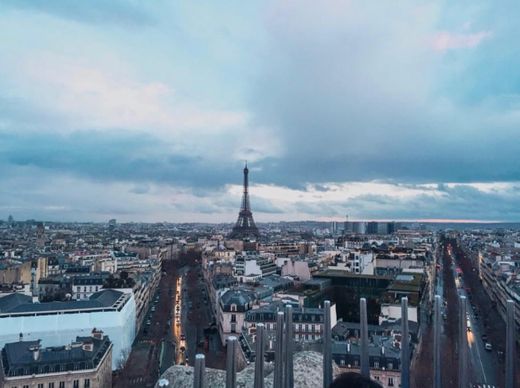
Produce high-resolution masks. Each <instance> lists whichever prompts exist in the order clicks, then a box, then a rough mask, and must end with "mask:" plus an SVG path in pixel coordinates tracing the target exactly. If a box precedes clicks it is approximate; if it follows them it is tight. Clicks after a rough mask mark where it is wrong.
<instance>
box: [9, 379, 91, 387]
mask: <svg viewBox="0 0 520 388" xmlns="http://www.w3.org/2000/svg"><path fill="white" fill-rule="evenodd" d="M11 388H18V386H16V385H12V386H11ZM22 388H29V385H22ZM37 388H65V381H60V382H59V383H54V382H52V383H48V384H47V387H45V384H44V383H38V385H37ZM72 388H80V384H79V380H74V381H73V382H72ZM83 388H90V379H85V380H83Z"/></svg>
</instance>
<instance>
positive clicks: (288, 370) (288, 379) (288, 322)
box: [284, 304, 294, 388]
mask: <svg viewBox="0 0 520 388" xmlns="http://www.w3.org/2000/svg"><path fill="white" fill-rule="evenodd" d="M293 331H294V327H293V313H292V306H291V305H290V304H288V305H286V306H285V335H284V340H285V341H284V342H285V343H286V349H285V388H293V387H294V369H293V368H294V364H293V352H294V334H293Z"/></svg>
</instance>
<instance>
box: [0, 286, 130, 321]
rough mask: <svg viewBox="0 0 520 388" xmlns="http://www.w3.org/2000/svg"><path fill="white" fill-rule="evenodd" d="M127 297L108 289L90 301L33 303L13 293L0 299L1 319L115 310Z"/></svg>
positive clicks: (28, 298) (25, 297) (91, 297)
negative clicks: (57, 312)
mask: <svg viewBox="0 0 520 388" xmlns="http://www.w3.org/2000/svg"><path fill="white" fill-rule="evenodd" d="M126 295H127V294H125V293H123V292H121V291H117V290H111V289H107V290H101V291H98V292H96V293H94V294H92V295H91V296H90V299H88V300H71V301H66V302H48V303H33V302H32V298H31V297H30V296H27V295H22V294H19V293H12V294H10V295H7V296H4V297H1V298H0V317H1V316H5V315H23V314H24V313H44V312H53V311H68V310H72V311H77V310H92V309H104V308H114V307H117V305H118V304H119V303H122V302H123V301H125V300H126V297H125V296H126Z"/></svg>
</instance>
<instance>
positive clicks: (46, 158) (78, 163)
mask: <svg viewBox="0 0 520 388" xmlns="http://www.w3.org/2000/svg"><path fill="white" fill-rule="evenodd" d="M170 149H171V144H167V143H165V142H164V141H161V139H158V138H155V137H153V136H149V135H146V134H144V133H133V134H132V133H128V132H99V131H78V132H73V133H71V134H68V135H60V134H56V133H52V132H31V133H21V134H17V133H12V132H0V160H1V162H2V165H3V168H5V169H8V166H9V165H14V166H27V167H37V168H40V169H44V170H47V171H54V172H56V173H66V174H72V175H76V176H80V177H87V178H90V179H94V180H101V181H103V180H106V181H126V182H136V183H142V182H154V183H165V184H176V185H179V186H189V187H200V188H208V187H215V186H221V185H223V184H224V183H228V182H233V181H234V182H239V181H240V177H239V171H240V170H239V169H238V168H236V169H233V168H232V166H231V165H230V161H222V163H221V164H215V163H213V164H212V163H209V162H208V161H207V160H205V159H203V158H201V157H200V156H197V155H181V154H174V153H173V152H172V151H170ZM237 167H238V166H237ZM139 187H141V186H139Z"/></svg>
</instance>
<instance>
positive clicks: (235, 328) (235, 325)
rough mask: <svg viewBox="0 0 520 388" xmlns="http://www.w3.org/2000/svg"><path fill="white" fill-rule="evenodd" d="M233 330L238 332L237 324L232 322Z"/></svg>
mask: <svg viewBox="0 0 520 388" xmlns="http://www.w3.org/2000/svg"><path fill="white" fill-rule="evenodd" d="M231 332H232V333H236V332H237V324H236V323H232V324H231Z"/></svg>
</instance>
